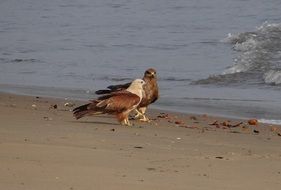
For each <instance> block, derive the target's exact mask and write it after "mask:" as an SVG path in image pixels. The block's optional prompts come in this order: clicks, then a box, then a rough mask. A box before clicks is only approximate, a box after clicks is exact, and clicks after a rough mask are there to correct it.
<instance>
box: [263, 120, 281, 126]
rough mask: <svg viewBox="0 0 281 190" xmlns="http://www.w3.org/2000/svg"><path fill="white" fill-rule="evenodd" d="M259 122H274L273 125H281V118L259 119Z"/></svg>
mask: <svg viewBox="0 0 281 190" xmlns="http://www.w3.org/2000/svg"><path fill="white" fill-rule="evenodd" d="M258 122H260V123H266V124H273V125H281V120H274V119H259V120H258Z"/></svg>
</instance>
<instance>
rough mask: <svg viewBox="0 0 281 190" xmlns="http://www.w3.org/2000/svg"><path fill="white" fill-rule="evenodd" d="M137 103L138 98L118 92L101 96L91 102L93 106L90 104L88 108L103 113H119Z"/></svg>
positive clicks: (127, 93)
mask: <svg viewBox="0 0 281 190" xmlns="http://www.w3.org/2000/svg"><path fill="white" fill-rule="evenodd" d="M139 102H140V97H139V96H137V95H135V94H133V93H130V92H127V91H120V92H117V93H112V94H108V95H105V96H101V97H100V98H98V100H95V101H93V104H90V105H89V107H88V108H89V109H92V110H97V111H101V112H103V113H120V112H123V111H126V110H129V109H132V108H133V107H134V106H136V105H138V103H139ZM92 106H93V107H92Z"/></svg>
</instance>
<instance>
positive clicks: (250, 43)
mask: <svg viewBox="0 0 281 190" xmlns="http://www.w3.org/2000/svg"><path fill="white" fill-rule="evenodd" d="M258 45H259V43H258V41H257V40H256V39H253V38H249V39H247V40H246V41H244V42H242V43H236V44H235V45H234V47H233V48H234V49H235V50H236V51H244V52H245V51H250V50H253V49H255V48H257V47H258Z"/></svg>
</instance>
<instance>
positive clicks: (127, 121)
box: [121, 118, 132, 126]
mask: <svg viewBox="0 0 281 190" xmlns="http://www.w3.org/2000/svg"><path fill="white" fill-rule="evenodd" d="M121 125H125V126H132V124H131V123H130V122H129V119H128V118H126V119H124V120H123V121H122V122H121Z"/></svg>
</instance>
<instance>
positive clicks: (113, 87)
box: [95, 83, 131, 95]
mask: <svg viewBox="0 0 281 190" xmlns="http://www.w3.org/2000/svg"><path fill="white" fill-rule="evenodd" d="M130 84H131V83H126V84H118V85H111V86H108V87H107V88H108V89H104V90H97V91H96V92H95V93H96V94H99V95H100V94H109V93H112V92H117V91H121V90H125V89H127V88H128V87H129V86H130Z"/></svg>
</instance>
